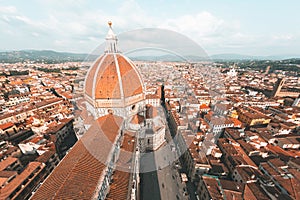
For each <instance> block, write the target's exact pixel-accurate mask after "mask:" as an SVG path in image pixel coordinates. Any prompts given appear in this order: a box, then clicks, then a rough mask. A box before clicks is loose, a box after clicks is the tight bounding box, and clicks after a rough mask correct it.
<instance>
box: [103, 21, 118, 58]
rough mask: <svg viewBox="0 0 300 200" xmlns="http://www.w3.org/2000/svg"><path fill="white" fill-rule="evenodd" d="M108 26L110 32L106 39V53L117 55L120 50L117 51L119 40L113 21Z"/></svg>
mask: <svg viewBox="0 0 300 200" xmlns="http://www.w3.org/2000/svg"><path fill="white" fill-rule="evenodd" d="M108 26H109V30H108V33H107V35H106V38H105V39H106V47H105V53H117V52H118V49H117V42H118V39H117V36H116V35H115V34H114V32H113V30H112V22H111V21H109V22H108Z"/></svg>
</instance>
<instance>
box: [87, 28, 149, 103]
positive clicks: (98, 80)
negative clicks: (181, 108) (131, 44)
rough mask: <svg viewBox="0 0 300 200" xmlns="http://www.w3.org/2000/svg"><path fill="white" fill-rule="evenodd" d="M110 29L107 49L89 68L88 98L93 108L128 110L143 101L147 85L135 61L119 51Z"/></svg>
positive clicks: (114, 36) (115, 38) (107, 37)
mask: <svg viewBox="0 0 300 200" xmlns="http://www.w3.org/2000/svg"><path fill="white" fill-rule="evenodd" d="M109 25H110V28H109V31H108V34H107V36H106V50H105V52H104V54H103V55H101V56H100V57H99V58H97V59H96V61H95V62H94V63H93V64H92V66H91V67H90V69H89V71H88V73H87V75H86V79H85V97H86V99H87V101H88V102H89V103H90V104H91V105H92V106H93V107H94V108H114V107H119V108H120V107H127V106H132V107H133V108H134V105H135V103H137V102H140V101H142V100H144V85H143V80H142V78H141V75H140V74H139V72H138V69H137V68H136V66H135V65H134V64H133V62H132V61H131V60H130V59H128V58H127V57H126V56H124V55H122V54H121V53H120V52H119V51H118V49H117V37H116V35H115V34H114V33H113V31H112V28H111V23H110V24H109Z"/></svg>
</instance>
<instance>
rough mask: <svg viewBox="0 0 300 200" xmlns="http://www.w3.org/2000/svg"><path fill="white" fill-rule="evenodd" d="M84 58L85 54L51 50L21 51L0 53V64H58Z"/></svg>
mask: <svg viewBox="0 0 300 200" xmlns="http://www.w3.org/2000/svg"><path fill="white" fill-rule="evenodd" d="M86 57H87V54H76V53H67V52H56V51H51V50H41V51H38V50H22V51H8V52H0V62H2V63H4V62H6V63H16V62H24V61H35V62H44V63H60V62H68V61H83V60H84V59H85V58H86Z"/></svg>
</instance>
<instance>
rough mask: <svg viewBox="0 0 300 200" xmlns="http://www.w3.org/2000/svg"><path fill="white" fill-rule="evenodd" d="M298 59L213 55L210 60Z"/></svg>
mask: <svg viewBox="0 0 300 200" xmlns="http://www.w3.org/2000/svg"><path fill="white" fill-rule="evenodd" d="M292 58H300V55H271V56H249V55H242V54H215V55H212V56H211V59H212V60H285V59H292Z"/></svg>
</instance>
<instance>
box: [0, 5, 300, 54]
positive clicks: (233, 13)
mask: <svg viewBox="0 0 300 200" xmlns="http://www.w3.org/2000/svg"><path fill="white" fill-rule="evenodd" d="M299 9H300V1H298V0H286V1H282V0H263V1H262V0H243V1H242V0H149V1H148V0H128V1H117V0H27V1H24V0H10V1H7V0H0V51H8V50H24V49H25V50H27V49H36V50H44V49H47V50H55V51H64V52H74V53H89V52H91V51H93V50H94V49H95V48H96V47H97V46H98V45H100V44H101V43H103V42H104V38H105V35H106V33H107V31H108V26H107V22H108V21H112V22H113V28H114V31H115V33H116V34H122V33H124V32H127V31H132V30H136V29H143V28H160V29H168V30H172V31H175V32H178V33H180V34H183V35H185V36H187V37H189V38H190V39H191V40H193V41H195V42H196V43H197V44H198V45H200V46H201V47H202V48H203V49H204V50H205V51H206V52H207V54H208V55H213V54H227V53H235V54H245V55H257V56H268V55H300V28H299V27H300V12H299Z"/></svg>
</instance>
